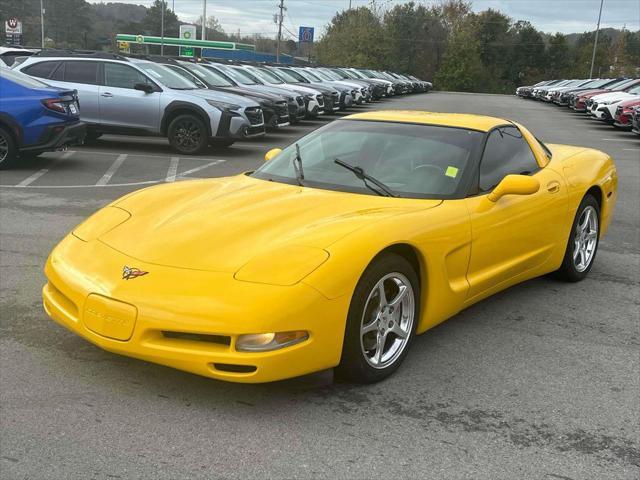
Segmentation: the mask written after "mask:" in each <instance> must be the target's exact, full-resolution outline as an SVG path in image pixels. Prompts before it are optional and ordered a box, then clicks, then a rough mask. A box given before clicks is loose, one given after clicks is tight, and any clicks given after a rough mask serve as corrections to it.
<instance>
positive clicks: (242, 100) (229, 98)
mask: <svg viewBox="0 0 640 480" xmlns="http://www.w3.org/2000/svg"><path fill="white" fill-rule="evenodd" d="M188 94H189V95H195V96H197V97H202V98H204V99H206V100H215V101H218V102H227V103H234V104H236V105H240V106H241V107H259V106H260V105H258V103H257V102H255V101H254V100H251V99H250V98H247V97H243V96H242V95H236V94H234V93H226V92H221V91H218V90H207V89H198V90H188Z"/></svg>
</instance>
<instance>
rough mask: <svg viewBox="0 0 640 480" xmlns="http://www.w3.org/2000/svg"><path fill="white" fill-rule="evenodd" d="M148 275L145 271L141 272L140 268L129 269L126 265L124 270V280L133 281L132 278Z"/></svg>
mask: <svg viewBox="0 0 640 480" xmlns="http://www.w3.org/2000/svg"><path fill="white" fill-rule="evenodd" d="M147 273H149V272H145V271H144V270H140V269H139V268H135V267H128V266H126V265H125V266H124V268H123V269H122V279H123V280H131V279H132V278H138V277H142V276H143V275H146V274H147Z"/></svg>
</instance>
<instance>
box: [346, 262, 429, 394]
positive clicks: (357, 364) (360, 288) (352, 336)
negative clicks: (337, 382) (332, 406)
mask: <svg viewBox="0 0 640 480" xmlns="http://www.w3.org/2000/svg"><path fill="white" fill-rule="evenodd" d="M392 272H399V273H402V274H403V275H404V276H405V277H407V279H408V280H409V282H410V283H411V286H412V287H413V294H414V300H415V302H414V303H415V312H414V320H413V326H412V330H411V332H410V334H409V339H408V342H407V344H406V345H405V348H404V350H403V352H402V353H401V354H400V356H399V357H398V358H397V359H396V361H395V362H394V363H393V364H391V365H389V366H387V367H386V368H382V369H376V368H374V367H372V366H371V365H369V363H368V362H367V361H366V360H365V359H364V354H363V353H362V349H361V347H360V326H361V322H362V313H363V310H364V308H365V304H366V301H367V299H368V297H369V294H370V292H371V290H372V289H373V287H374V286H375V285H376V283H378V281H379V280H380V279H381V278H382V277H384V276H385V275H387V274H388V273H392ZM419 313H420V281H419V278H418V274H417V273H416V272H415V270H414V268H413V266H412V265H411V263H409V262H408V261H407V260H406V259H405V258H404V257H402V256H400V255H397V254H395V253H384V254H382V255H380V256H378V257H376V258H375V259H374V260H373V261H372V262H371V264H369V266H368V267H367V268H366V269H365V271H364V272H363V274H362V276H361V277H360V280H359V281H358V284H357V285H356V288H355V290H354V293H353V296H352V298H351V304H350V306H349V313H348V315H347V322H346V327H345V335H344V341H343V346H342V357H341V360H340V364H339V365H338V366H337V367H336V370H335V373H336V377H337V378H338V379H342V380H346V381H349V382H353V383H374V382H378V381H380V380H383V379H385V378H387V377H388V376H389V375H391V374H392V373H394V372H395V371H396V370H397V369H398V368H399V367H400V364H401V363H402V362H403V360H404V358H405V357H406V355H407V353H408V351H409V348H410V347H411V343H412V342H413V338H414V337H415V331H416V327H417V324H418V320H419Z"/></svg>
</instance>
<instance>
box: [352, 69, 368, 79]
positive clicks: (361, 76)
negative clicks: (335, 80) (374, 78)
mask: <svg viewBox="0 0 640 480" xmlns="http://www.w3.org/2000/svg"><path fill="white" fill-rule="evenodd" d="M349 73H351V75H353V76H354V77H355V78H361V79H366V78H367V77H365V76H364V75H363V74H362V73H361V72H359V71H357V70H349Z"/></svg>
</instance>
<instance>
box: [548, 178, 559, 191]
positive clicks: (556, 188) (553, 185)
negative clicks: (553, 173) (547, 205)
mask: <svg viewBox="0 0 640 480" xmlns="http://www.w3.org/2000/svg"><path fill="white" fill-rule="evenodd" d="M547 191H548V192H549V193H558V192H559V191H560V182H556V181H555V180H554V181H553V182H549V183H547Z"/></svg>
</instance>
